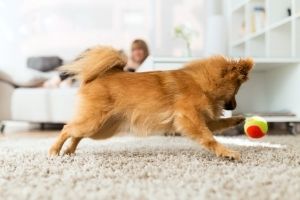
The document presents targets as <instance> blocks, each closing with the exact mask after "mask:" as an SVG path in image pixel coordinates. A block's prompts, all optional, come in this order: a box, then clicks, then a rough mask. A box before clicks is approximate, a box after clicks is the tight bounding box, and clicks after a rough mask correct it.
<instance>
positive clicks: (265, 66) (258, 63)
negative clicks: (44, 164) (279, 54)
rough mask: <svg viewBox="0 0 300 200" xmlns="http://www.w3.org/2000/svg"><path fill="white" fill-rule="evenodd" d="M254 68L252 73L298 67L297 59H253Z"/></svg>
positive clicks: (299, 61) (299, 60) (299, 62)
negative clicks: (292, 66)
mask: <svg viewBox="0 0 300 200" xmlns="http://www.w3.org/2000/svg"><path fill="white" fill-rule="evenodd" d="M254 62H255V66H254V68H253V70H254V71H258V72H261V71H268V70H272V69H276V68H279V67H284V66H291V65H298V64H300V58H299V59H293V58H254Z"/></svg>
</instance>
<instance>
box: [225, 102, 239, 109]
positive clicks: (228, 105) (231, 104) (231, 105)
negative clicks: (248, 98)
mask: <svg viewBox="0 0 300 200" xmlns="http://www.w3.org/2000/svg"><path fill="white" fill-rule="evenodd" d="M235 108H236V102H235V101H233V100H232V101H229V102H227V103H225V105H224V109H225V110H234V109H235Z"/></svg>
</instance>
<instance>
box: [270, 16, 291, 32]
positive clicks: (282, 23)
mask: <svg viewBox="0 0 300 200" xmlns="http://www.w3.org/2000/svg"><path fill="white" fill-rule="evenodd" d="M292 19H293V17H287V18H286V19H282V20H280V21H279V22H276V23H273V24H271V25H270V26H269V27H268V28H267V29H266V30H272V29H276V28H278V27H280V26H283V25H285V24H287V23H289V22H291V21H292Z"/></svg>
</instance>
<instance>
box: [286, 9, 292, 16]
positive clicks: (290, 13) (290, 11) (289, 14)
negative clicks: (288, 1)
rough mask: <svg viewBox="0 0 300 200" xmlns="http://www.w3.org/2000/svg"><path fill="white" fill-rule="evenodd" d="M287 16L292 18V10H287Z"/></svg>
mask: <svg viewBox="0 0 300 200" xmlns="http://www.w3.org/2000/svg"><path fill="white" fill-rule="evenodd" d="M287 14H288V16H289V17H290V16H292V9H291V8H288V9H287Z"/></svg>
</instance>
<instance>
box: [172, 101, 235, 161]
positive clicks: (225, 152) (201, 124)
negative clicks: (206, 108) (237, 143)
mask: <svg viewBox="0 0 300 200" xmlns="http://www.w3.org/2000/svg"><path fill="white" fill-rule="evenodd" d="M179 113H180V114H179V115H177V116H176V118H175V128H176V129H177V131H179V132H182V133H183V134H185V135H187V136H189V137H190V138H192V139H193V140H195V141H196V142H198V143H199V144H201V145H202V146H204V147H205V148H206V149H208V150H210V151H212V152H214V153H215V154H216V155H217V156H220V157H225V158H230V159H236V160H239V159H240V154H239V153H238V152H236V151H233V150H231V149H228V148H226V147H225V146H223V145H222V144H220V143H219V142H217V141H216V140H215V138H214V137H213V134H212V132H211V131H210V130H209V128H208V127H207V126H206V123H205V121H204V120H203V119H201V117H199V116H198V114H197V112H196V111H195V110H194V109H193V108H187V107H185V108H184V109H181V111H179Z"/></svg>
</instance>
